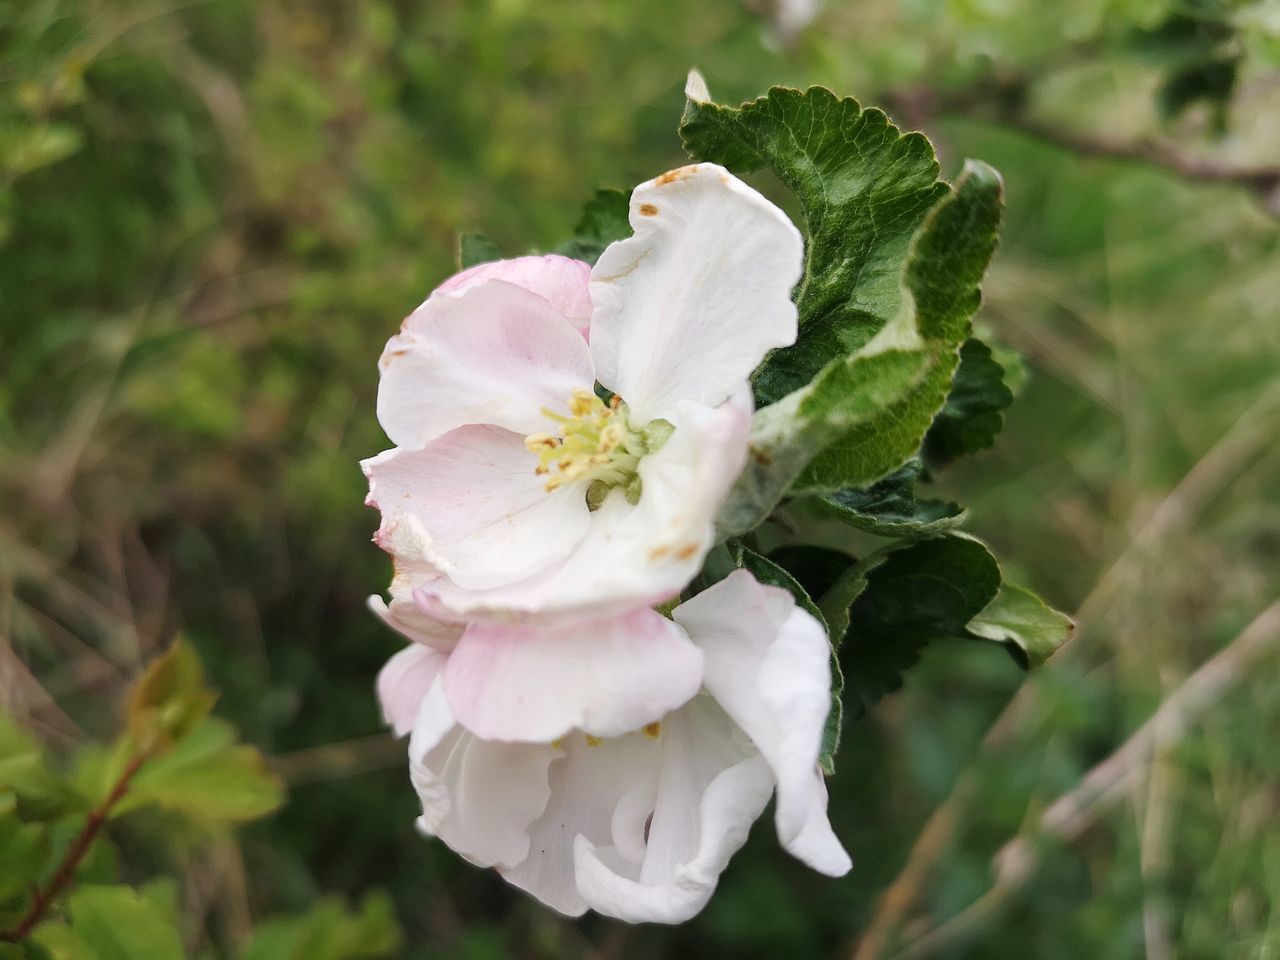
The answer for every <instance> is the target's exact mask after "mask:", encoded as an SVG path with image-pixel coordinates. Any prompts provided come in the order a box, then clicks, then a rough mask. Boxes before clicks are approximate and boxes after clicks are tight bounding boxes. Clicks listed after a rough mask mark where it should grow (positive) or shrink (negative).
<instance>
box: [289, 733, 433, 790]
mask: <svg viewBox="0 0 1280 960" xmlns="http://www.w3.org/2000/svg"><path fill="white" fill-rule="evenodd" d="M407 749H408V746H407V744H406V743H405V741H403V740H397V739H395V738H394V737H392V736H391V735H390V734H388V733H375V734H372V735H370V736H367V737H360V738H358V739H355V740H344V741H342V742H341V743H325V744H321V745H320V746H318V747H307V748H305V749H302V750H295V751H294V752H293V753H285V754H279V755H277V756H274V757H272V758H271V761H270V762H271V767H272V769H273V770H275V772H276V773H277V774H279V775H280V777H281V778H282V779H283V780H284V782H285V783H287V784H288V785H289V786H291V787H296V786H300V785H302V784H304V783H317V782H320V781H325V780H338V779H341V778H342V777H351V776H355V775H356V774H360V773H370V772H372V771H374V770H384V769H386V768H388V767H394V766H399V765H402V764H403V763H404V758H405V751H406V750H407Z"/></svg>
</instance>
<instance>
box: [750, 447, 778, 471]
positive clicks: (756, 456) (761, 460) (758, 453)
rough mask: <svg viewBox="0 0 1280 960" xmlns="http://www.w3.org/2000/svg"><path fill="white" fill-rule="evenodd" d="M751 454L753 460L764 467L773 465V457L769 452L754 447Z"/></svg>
mask: <svg viewBox="0 0 1280 960" xmlns="http://www.w3.org/2000/svg"><path fill="white" fill-rule="evenodd" d="M750 453H751V458H752V459H753V460H755V462H756V463H758V464H760V465H761V466H762V467H768V466H772V465H773V456H772V454H770V453H769V451H768V450H762V449H761V448H760V447H752V448H751V450H750Z"/></svg>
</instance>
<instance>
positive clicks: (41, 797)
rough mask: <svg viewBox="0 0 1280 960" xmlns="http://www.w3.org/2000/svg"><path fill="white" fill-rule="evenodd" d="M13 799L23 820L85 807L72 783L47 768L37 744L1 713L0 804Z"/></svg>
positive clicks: (47, 817) (48, 817)
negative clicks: (7, 798)
mask: <svg viewBox="0 0 1280 960" xmlns="http://www.w3.org/2000/svg"><path fill="white" fill-rule="evenodd" d="M6 796H7V797H9V798H11V799H12V801H13V803H14V806H15V809H16V813H17V815H18V816H20V817H21V818H22V819H23V820H27V821H34V820H41V821H48V820H56V819H58V818H59V817H62V816H65V815H66V814H68V813H72V812H75V811H77V810H81V809H83V808H84V807H85V802H84V799H83V798H82V797H81V796H80V795H79V794H78V793H77V792H76V791H75V789H74V788H73V787H72V786H71V784H70V783H69V782H68V781H67V780H66V779H64V778H63V777H61V776H59V775H58V774H56V773H54V772H53V771H52V770H50V769H49V767H48V765H47V764H46V763H45V759H44V755H43V752H42V751H41V749H40V745H39V744H38V743H37V742H36V741H35V739H34V738H33V737H31V736H30V735H29V734H28V733H27V732H26V731H25V730H23V729H22V728H21V727H19V726H18V724H17V723H16V722H15V721H14V720H13V718H12V717H10V716H8V715H7V714H5V713H0V806H2V805H3V803H4V800H5V798H6Z"/></svg>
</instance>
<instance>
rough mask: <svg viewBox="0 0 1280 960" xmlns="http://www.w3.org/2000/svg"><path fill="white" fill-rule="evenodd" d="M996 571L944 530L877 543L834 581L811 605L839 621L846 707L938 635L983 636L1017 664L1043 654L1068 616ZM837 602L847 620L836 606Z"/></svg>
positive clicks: (883, 684)
mask: <svg viewBox="0 0 1280 960" xmlns="http://www.w3.org/2000/svg"><path fill="white" fill-rule="evenodd" d="M1002 579H1003V578H1002V574H1001V572H1000V566H999V564H998V563H997V562H996V559H995V557H994V556H992V555H991V552H990V551H989V550H988V549H987V548H986V546H985V545H984V544H983V543H982V542H981V541H979V540H977V539H975V538H973V537H970V536H968V535H966V534H959V533H950V534H945V535H943V536H938V537H932V538H929V539H924V540H913V541H907V542H900V543H897V544H894V545H892V546H889V547H886V548H885V549H884V550H881V551H879V552H878V553H876V554H874V555H872V556H871V557H868V558H867V559H866V560H865V561H864V562H862V563H860V564H859V565H858V566H857V567H855V568H853V569H852V570H850V571H849V572H848V573H847V574H846V575H845V576H843V577H842V578H841V579H840V580H839V581H837V582H836V584H835V585H834V586H832V588H831V590H829V591H828V592H827V594H826V595H824V596H823V597H822V599H821V601H820V602H819V606H821V607H822V609H823V612H824V613H825V614H826V615H827V617H828V621H829V622H830V623H831V625H832V628H833V629H839V628H840V627H841V626H842V625H843V627H844V634H843V642H842V643H839V644H838V645H837V648H838V654H839V657H840V662H841V665H842V666H843V668H844V673H845V677H846V678H847V682H846V690H847V691H848V694H849V699H848V701H847V704H846V709H847V710H849V711H850V712H851V715H852V716H853V717H855V718H856V717H860V716H862V715H863V714H865V713H866V711H867V710H868V709H869V708H870V707H871V705H872V704H874V703H875V702H876V701H877V700H879V699H880V698H881V697H882V696H884V695H885V694H886V693H889V692H890V691H893V690H896V689H897V688H898V687H900V686H901V685H902V674H903V672H904V671H905V670H907V669H908V668H909V667H911V666H912V665H913V664H914V663H915V662H916V660H918V659H919V656H920V652H921V650H923V649H924V647H925V646H927V645H928V644H930V643H933V642H936V641H938V640H946V639H959V640H983V641H991V642H995V643H998V644H1000V645H1001V646H1003V647H1005V649H1006V650H1008V652H1009V653H1010V655H1011V656H1012V657H1013V659H1014V660H1015V662H1017V663H1018V664H1019V666H1021V667H1022V668H1023V669H1027V668H1029V667H1032V666H1037V665H1039V664H1040V663H1043V662H1044V660H1045V659H1047V658H1048V657H1049V655H1050V654H1052V653H1053V651H1054V650H1056V649H1057V648H1058V647H1059V646H1061V645H1062V643H1063V642H1064V641H1065V640H1066V638H1067V637H1068V636H1069V635H1070V631H1071V628H1072V624H1071V620H1070V619H1069V618H1067V617H1065V616H1063V615H1062V614H1060V613H1058V612H1057V611H1055V610H1053V609H1051V608H1050V607H1048V606H1047V605H1046V604H1044V602H1043V601H1041V600H1040V599H1039V598H1038V597H1036V596H1035V595H1034V594H1032V593H1030V592H1029V591H1027V590H1024V589H1023V588H1021V587H1017V586H1015V585H1013V584H1009V583H1003V582H1002ZM851 598H852V599H851ZM846 602H848V603H849V607H848V613H847V620H845V619H842V618H841V616H840V613H839V611H840V608H841V606H842V605H843V604H845V603H846Z"/></svg>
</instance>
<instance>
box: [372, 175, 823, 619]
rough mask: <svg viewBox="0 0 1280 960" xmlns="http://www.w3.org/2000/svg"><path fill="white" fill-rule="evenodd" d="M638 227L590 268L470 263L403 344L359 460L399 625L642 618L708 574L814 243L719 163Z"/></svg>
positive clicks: (405, 331) (407, 329)
mask: <svg viewBox="0 0 1280 960" xmlns="http://www.w3.org/2000/svg"><path fill="white" fill-rule="evenodd" d="M630 222H631V226H632V229H633V231H634V235H633V236H632V237H630V238H628V239H626V240H622V241H620V242H618V243H615V244H613V245H612V246H610V247H609V248H608V249H606V250H605V251H604V253H603V254H602V255H601V257H600V259H599V262H598V263H597V264H596V265H595V266H594V267H588V266H587V265H586V264H585V263H581V262H578V261H574V260H569V259H567V258H565V257H559V256H546V257H522V258H519V259H516V260H507V261H499V262H496V263H489V264H482V265H479V266H477V267H473V268H471V269H470V270H466V271H463V272H462V273H460V274H458V275H456V276H454V277H452V278H451V279H449V280H447V281H446V282H445V283H443V284H442V285H441V286H440V287H439V288H438V289H437V290H436V291H434V292H433V293H432V295H431V296H430V297H428V299H427V300H426V301H425V302H424V303H423V304H422V305H421V306H420V307H418V308H417V309H416V310H415V311H414V312H413V313H412V314H411V315H410V316H409V318H408V319H407V320H406V321H405V322H404V325H403V326H402V328H401V331H400V332H399V333H398V334H397V335H396V336H394V337H392V338H391V340H390V341H389V342H388V343H387V346H386V349H385V351H384V352H383V355H382V358H381V360H380V367H381V371H382V376H381V384H380V389H379V394H378V416H379V419H380V421H381V423H382V425H383V427H384V429H385V430H386V432H387V435H388V436H389V437H390V438H391V440H392V442H393V443H395V444H396V446H395V448H394V449H392V450H389V451H387V452H385V453H382V454H380V455H378V456H376V457H373V458H372V459H370V460H367V461H365V462H364V464H363V466H364V469H365V472H366V474H367V475H368V477H369V484H370V493H369V503H370V504H372V505H374V506H377V507H378V509H379V510H380V511H381V513H382V522H381V526H380V527H379V530H378V533H377V536H376V539H377V541H378V543H379V544H380V545H381V546H382V547H383V548H384V549H386V550H388V551H389V552H390V553H391V554H392V555H393V556H394V558H395V560H396V567H397V582H396V584H393V590H392V601H391V606H390V607H383V606H378V609H379V612H381V613H384V614H385V615H387V616H389V617H391V618H392V619H391V622H392V625H393V626H396V627H397V628H398V629H401V630H402V631H407V632H408V633H409V634H410V635H411V636H413V635H415V634H414V632H413V627H412V625H411V624H407V623H406V618H407V619H409V620H411V619H413V618H414V617H415V614H414V613H413V611H412V610H411V609H410V607H411V605H412V603H413V601H414V600H415V598H416V600H417V603H418V605H419V607H420V608H421V609H422V610H426V611H428V612H430V613H431V614H432V615H434V616H435V617H436V618H437V621H444V622H447V621H450V620H452V621H455V622H458V623H461V622H465V621H469V620H473V619H476V618H488V619H512V620H519V619H522V618H527V617H528V616H530V615H539V616H559V615H562V614H565V613H571V614H573V615H575V616H578V615H583V614H588V613H602V612H605V611H608V610H626V609H630V608H633V607H636V606H640V607H644V606H648V605H651V604H654V603H658V602H661V601H663V600H665V599H666V598H668V597H671V596H673V595H675V594H676V593H678V592H679V591H680V590H681V589H682V588H683V587H684V586H685V585H686V584H687V583H688V582H689V581H690V580H691V579H692V578H693V576H694V575H695V574H696V573H697V571H698V569H699V568H700V566H701V564H702V560H703V558H704V557H705V555H706V552H707V550H708V549H709V548H710V546H711V544H712V542H713V536H714V518H715V515H716V512H717V509H718V508H719V505H720V503H721V502H722V501H723V499H724V497H725V495H726V493H727V491H728V489H729V487H730V485H731V484H732V483H733V481H734V479H735V478H736V477H737V475H738V473H739V472H740V470H741V468H742V466H743V464H744V462H745V458H746V454H747V440H748V433H749V428H750V417H751V412H752V401H751V392H750V388H749V385H748V377H749V375H750V374H751V371H752V370H753V369H754V368H755V367H756V366H757V365H758V364H759V362H760V361H761V359H762V358H763V357H764V356H765V354H766V353H767V352H768V351H770V350H771V349H773V348H776V347H780V346H784V345H787V344H790V343H792V342H793V341H794V339H795V335H796V310H795V307H794V305H793V304H792V302H791V298H790V294H791V288H792V287H793V286H794V285H795V283H796V281H797V279H798V278H799V276H800V272H801V261H802V255H803V242H802V240H801V237H800V234H799V232H798V231H797V230H796V228H795V226H794V225H793V224H792V223H791V222H790V221H789V220H788V219H787V217H786V216H785V215H784V214H783V213H782V212H781V211H780V210H779V209H778V208H777V207H775V206H774V205H773V204H772V203H770V202H769V201H768V200H766V199H765V198H764V197H762V196H761V195H760V194H759V193H757V192H756V191H755V190H753V189H751V188H750V187H748V186H747V185H746V184H744V183H743V182H742V181H740V180H738V179H737V178H736V177H734V176H732V175H731V174H729V173H728V172H727V171H726V170H724V169H723V168H721V167H718V166H715V165H713V164H699V165H694V166H689V167H682V168H680V169H677V170H672V171H670V172H668V173H665V174H663V175H662V176H660V177H657V178H656V179H654V180H651V181H649V182H647V183H644V184H641V185H640V186H639V187H637V188H636V189H635V191H634V193H633V194H632V198H631V203H630ZM598 388H599V389H598ZM377 604H380V601H375V605H377ZM400 614H403V616H401V615H400Z"/></svg>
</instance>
